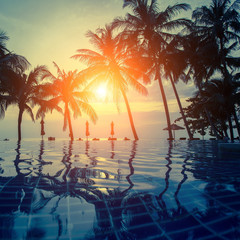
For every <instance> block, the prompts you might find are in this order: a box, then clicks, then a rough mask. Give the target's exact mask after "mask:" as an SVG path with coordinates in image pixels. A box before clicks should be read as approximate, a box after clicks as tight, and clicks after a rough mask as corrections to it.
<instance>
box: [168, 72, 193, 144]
mask: <svg viewBox="0 0 240 240" xmlns="http://www.w3.org/2000/svg"><path fill="white" fill-rule="evenodd" d="M170 81H171V83H172V87H173V91H174V93H175V96H176V99H177V103H178V106H179V109H180V112H181V115H182V118H183V121H184V124H185V127H186V129H187V133H188V137H189V139H190V140H191V139H193V134H192V133H191V131H190V128H189V126H188V122H187V119H186V116H185V114H184V112H183V108H182V104H181V101H180V98H179V96H178V92H177V89H176V86H175V83H174V81H173V78H172V75H171V74H170Z"/></svg>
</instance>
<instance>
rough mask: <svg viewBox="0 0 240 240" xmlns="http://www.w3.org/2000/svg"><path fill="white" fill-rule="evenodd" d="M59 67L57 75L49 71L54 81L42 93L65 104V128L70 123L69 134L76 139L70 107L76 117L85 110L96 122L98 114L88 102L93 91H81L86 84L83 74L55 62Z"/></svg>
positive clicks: (72, 138)
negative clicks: (61, 67)
mask: <svg viewBox="0 0 240 240" xmlns="http://www.w3.org/2000/svg"><path fill="white" fill-rule="evenodd" d="M54 66H55V67H56V68H57V74H58V75H57V77H55V76H54V75H53V74H52V73H50V72H48V76H47V77H48V78H50V79H51V80H52V81H53V82H52V83H48V84H46V85H45V86H44V88H45V91H44V88H43V89H42V95H43V96H44V97H47V98H50V97H52V98H51V100H50V101H51V103H52V104H54V105H55V106H56V105H59V104H60V103H61V102H62V103H63V104H64V111H63V113H64V124H63V130H64V131H65V130H66V128H67V125H68V128H69V136H70V138H71V140H74V136H73V129H72V122H71V114H70V109H72V111H73V116H74V118H76V117H78V116H81V115H82V111H83V112H85V113H86V114H87V115H88V116H89V117H90V119H91V120H92V121H93V122H94V123H95V122H96V120H97V114H96V112H95V111H94V109H93V108H92V106H91V105H90V104H89V103H88V102H89V99H90V98H92V97H93V95H92V93H91V92H89V91H87V90H86V89H83V90H81V91H79V88H80V87H83V85H84V84H86V80H85V78H84V77H82V75H81V74H79V73H77V70H75V71H69V72H68V73H65V71H64V70H61V69H60V68H59V66H58V65H57V64H56V63H54Z"/></svg>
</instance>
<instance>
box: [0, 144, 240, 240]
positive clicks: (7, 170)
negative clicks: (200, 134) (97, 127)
mask: <svg viewBox="0 0 240 240" xmlns="http://www.w3.org/2000/svg"><path fill="white" fill-rule="evenodd" d="M0 238H1V239H35V238H37V239H124V240H125V239H240V154H239V153H232V152H230V151H229V152H225V153H220V152H219V150H218V143H217V141H202V140H200V141H186V140H185V141H180V140H179V141H166V140H140V141H137V142H134V141H107V140H105V141H104V140H101V141H74V142H69V141H68V140H56V141H47V140H45V141H41V140H34V139H27V140H23V141H22V142H21V144H19V145H17V143H16V142H15V141H13V140H10V141H6V142H4V141H1V144H0Z"/></svg>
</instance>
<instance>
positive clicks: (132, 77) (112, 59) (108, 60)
mask: <svg viewBox="0 0 240 240" xmlns="http://www.w3.org/2000/svg"><path fill="white" fill-rule="evenodd" d="M114 29H115V28H114V26H113V25H106V26H105V28H98V29H97V30H96V33H93V32H92V31H88V32H87V37H89V38H90V41H91V43H93V45H94V46H95V47H96V49H97V50H98V51H92V50H89V49H78V50H77V54H76V55H74V56H72V57H73V58H74V59H78V60H81V61H85V62H86V63H87V64H88V68H87V69H85V70H84V71H83V72H84V74H85V75H86V76H87V77H89V78H93V84H94V85H95V84H99V83H100V82H106V83H107V88H108V89H111V90H112V93H113V99H114V100H115V102H116V104H118V101H119V97H120V94H121V95H122V96H123V98H124V101H125V104H126V107H127V112H128V117H129V121H130V125H131V128H132V132H133V136H134V139H135V140H138V139H139V138H138V135H137V132H136V129H135V126H134V122H133V117H132V113H131V109H130V105H129V102H128V99H127V95H126V92H127V90H128V85H130V86H131V87H132V88H134V89H135V90H137V91H138V92H139V93H141V94H142V95H147V89H146V88H145V87H144V86H143V85H142V84H141V83H140V82H139V81H138V79H139V78H140V77H144V78H147V76H146V75H145V73H144V69H143V68H142V69H141V67H140V64H139V62H138V59H139V54H138V53H137V52H136V51H134V48H133V47H132V46H131V44H130V43H129V42H128V41H127V40H126V39H125V36H124V35H122V34H121V33H119V34H116V36H114ZM133 51H134V53H133ZM138 64H139V65H138Z"/></svg>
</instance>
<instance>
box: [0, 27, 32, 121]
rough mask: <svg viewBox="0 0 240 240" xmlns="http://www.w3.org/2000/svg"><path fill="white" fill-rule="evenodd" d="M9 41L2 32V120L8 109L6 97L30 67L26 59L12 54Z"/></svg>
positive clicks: (0, 109)
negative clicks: (7, 45) (7, 42)
mask: <svg viewBox="0 0 240 240" xmlns="http://www.w3.org/2000/svg"><path fill="white" fill-rule="evenodd" d="M8 39H9V38H8V36H7V35H6V33H5V32H3V31H0V118H4V116H5V110H6V109H7V107H8V103H7V102H8V101H7V100H8V98H9V96H8V98H7V96H6V95H8V91H9V87H11V85H13V86H14V85H15V84H16V81H17V79H18V75H21V74H22V73H23V72H24V71H25V70H27V69H28V67H29V65H30V63H29V62H28V61H27V59H26V58H25V57H23V56H20V55H17V54H14V53H11V52H10V51H9V50H8V49H7V48H6V41H7V40H8ZM16 74H17V77H16V78H15V76H16ZM11 97H12V96H11Z"/></svg>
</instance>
